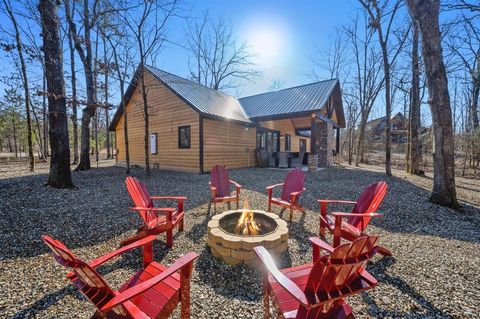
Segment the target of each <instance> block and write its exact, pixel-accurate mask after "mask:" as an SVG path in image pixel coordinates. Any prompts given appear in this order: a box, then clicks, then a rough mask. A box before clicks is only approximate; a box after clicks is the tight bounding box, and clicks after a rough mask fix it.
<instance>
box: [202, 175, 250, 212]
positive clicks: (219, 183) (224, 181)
mask: <svg viewBox="0 0 480 319" xmlns="http://www.w3.org/2000/svg"><path fill="white" fill-rule="evenodd" d="M230 184H231V185H233V186H235V188H236V192H235V193H234V195H232V191H231V189H230ZM208 185H209V186H210V193H211V195H212V197H211V200H210V203H211V204H213V212H214V213H215V214H216V213H217V203H228V208H229V209H230V203H231V202H237V209H238V202H239V201H240V190H241V189H242V186H241V185H240V184H238V183H237V182H235V181H233V180H231V179H230V177H229V176H228V171H227V169H226V168H225V166H224V165H215V166H214V167H213V168H212V171H211V172H210V182H208Z"/></svg>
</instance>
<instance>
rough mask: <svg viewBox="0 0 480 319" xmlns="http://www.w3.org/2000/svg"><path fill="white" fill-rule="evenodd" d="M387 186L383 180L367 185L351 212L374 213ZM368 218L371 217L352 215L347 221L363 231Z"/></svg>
mask: <svg viewBox="0 0 480 319" xmlns="http://www.w3.org/2000/svg"><path fill="white" fill-rule="evenodd" d="M387 188H388V186H387V183H385V182H378V183H374V184H371V185H369V186H367V188H365V189H364V190H363V192H362V193H361V194H360V197H359V198H358V200H357V204H356V205H355V206H354V207H353V210H352V213H353V214H367V213H371V214H373V213H375V212H376V211H377V209H378V207H379V206H380V204H381V203H382V201H383V198H384V197H385V195H386V194H387ZM370 219H371V217H359V216H353V217H350V218H349V219H348V220H347V223H349V224H350V225H352V226H354V227H356V228H357V229H359V230H360V231H363V230H364V229H365V228H366V227H367V225H368V223H369V222H370Z"/></svg>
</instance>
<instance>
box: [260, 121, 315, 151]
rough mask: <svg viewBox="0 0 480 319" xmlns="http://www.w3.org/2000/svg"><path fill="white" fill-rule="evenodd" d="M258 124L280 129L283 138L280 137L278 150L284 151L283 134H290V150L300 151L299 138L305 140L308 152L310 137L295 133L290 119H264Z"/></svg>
mask: <svg viewBox="0 0 480 319" xmlns="http://www.w3.org/2000/svg"><path fill="white" fill-rule="evenodd" d="M258 124H259V125H260V126H261V127H264V128H268V129H271V130H276V131H280V135H282V136H283V139H280V152H283V151H285V134H290V136H291V138H292V140H291V143H290V144H291V148H290V152H299V151H300V139H305V140H306V141H307V152H310V138H309V137H303V136H298V135H296V131H295V126H294V125H293V123H292V119H282V120H272V121H265V122H259V123H258Z"/></svg>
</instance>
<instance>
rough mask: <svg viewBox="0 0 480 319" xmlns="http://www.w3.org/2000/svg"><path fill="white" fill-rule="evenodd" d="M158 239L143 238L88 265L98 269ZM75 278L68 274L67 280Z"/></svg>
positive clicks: (71, 273)
mask: <svg viewBox="0 0 480 319" xmlns="http://www.w3.org/2000/svg"><path fill="white" fill-rule="evenodd" d="M156 238H157V236H154V235H151V236H147V237H145V238H142V239H140V240H137V241H135V242H133V243H131V244H130V245H126V246H123V247H122V248H119V249H117V250H115V251H112V252H111V253H108V254H106V255H103V256H100V257H98V258H95V259H94V260H92V261H90V262H89V263H88V265H89V266H90V267H92V268H97V267H98V266H100V265H102V264H104V263H106V262H107V261H109V260H110V259H112V258H114V257H116V256H118V255H120V254H123V253H124V252H126V251H129V250H132V249H134V248H137V247H140V246H144V245H146V244H149V243H151V242H153V241H154V240H155V239H156ZM74 277H75V274H74V273H73V272H70V273H68V275H67V278H68V279H72V278H74Z"/></svg>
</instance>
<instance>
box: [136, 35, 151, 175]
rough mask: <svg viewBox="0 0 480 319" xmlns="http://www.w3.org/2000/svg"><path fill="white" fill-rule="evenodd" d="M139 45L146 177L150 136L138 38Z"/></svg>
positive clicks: (148, 172) (139, 40)
mask: <svg viewBox="0 0 480 319" xmlns="http://www.w3.org/2000/svg"><path fill="white" fill-rule="evenodd" d="M138 42H139V47H140V57H141V58H140V82H141V89H142V90H141V92H142V98H143V117H144V123H145V136H144V150H145V173H146V176H147V177H150V152H149V150H148V140H149V138H150V130H149V114H148V101H147V88H146V85H145V63H144V61H143V59H144V55H143V47H142V42H141V39H138Z"/></svg>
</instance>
